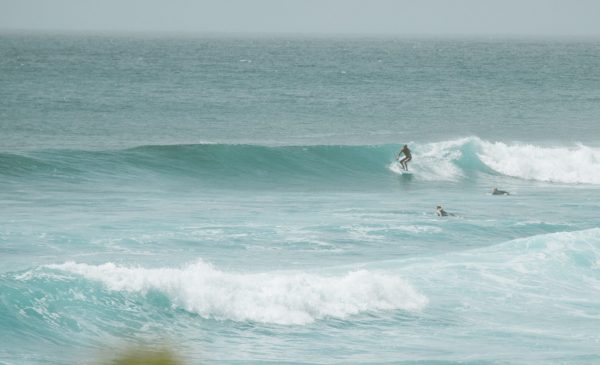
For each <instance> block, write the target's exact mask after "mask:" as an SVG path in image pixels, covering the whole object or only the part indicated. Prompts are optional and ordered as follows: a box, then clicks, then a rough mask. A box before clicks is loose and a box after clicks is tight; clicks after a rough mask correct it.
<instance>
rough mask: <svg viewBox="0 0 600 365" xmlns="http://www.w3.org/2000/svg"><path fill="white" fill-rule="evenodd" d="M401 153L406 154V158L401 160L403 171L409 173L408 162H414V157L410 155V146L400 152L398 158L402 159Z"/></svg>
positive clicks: (405, 146)
mask: <svg viewBox="0 0 600 365" xmlns="http://www.w3.org/2000/svg"><path fill="white" fill-rule="evenodd" d="M400 153H403V154H404V158H403V159H402V160H400V165H401V166H402V169H404V171H408V165H407V162H408V161H410V160H412V155H411V154H410V149H409V148H408V145H404V147H402V149H401V150H400V152H398V158H400Z"/></svg>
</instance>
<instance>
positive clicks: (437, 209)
mask: <svg viewBox="0 0 600 365" xmlns="http://www.w3.org/2000/svg"><path fill="white" fill-rule="evenodd" d="M435 214H437V216H438V217H447V216H452V217H456V214H453V213H448V212H446V211H445V210H444V208H442V206H441V205H438V206H437V207H435Z"/></svg>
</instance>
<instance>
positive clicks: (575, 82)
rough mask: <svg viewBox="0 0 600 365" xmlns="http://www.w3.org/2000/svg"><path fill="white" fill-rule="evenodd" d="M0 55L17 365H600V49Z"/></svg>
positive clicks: (215, 48) (334, 42) (538, 46)
mask: <svg viewBox="0 0 600 365" xmlns="http://www.w3.org/2000/svg"><path fill="white" fill-rule="evenodd" d="M0 55H2V57H0V131H1V138H0V202H1V205H0V206H1V209H0V363H2V364H65V363H72V364H75V363H97V362H94V361H92V360H89V359H90V358H94V359H97V358H106V357H109V355H110V354H112V353H114V349H117V350H119V349H123V348H128V347H135V346H138V345H149V346H156V345H157V344H158V345H163V344H166V345H167V346H169V347H170V348H173V349H174V350H176V351H177V352H178V353H179V354H181V356H182V358H183V359H184V360H185V362H186V363H189V364H199V363H206V364H217V363H218V364H263V363H290V364H291V363H293V364H363V363H395V364H436V365H440V364H597V363H599V362H600V351H599V350H598V349H599V348H600V347H599V344H600V332H599V331H598V328H599V325H600V214H598V210H599V209H600V201H599V200H598V196H599V193H600V140H599V139H598V136H599V135H600V127H599V124H598V115H600V103H599V101H600V42H597V41H593V40H586V41H577V40H474V39H473V40H468V39H465V40H458V39H456V40H450V39H447V40H435V39H401V40H397V39H334V38H315V39H305V38H277V37H275V38H268V37H263V38H243V37H238V38H235V37H230V38H227V37H224V38H218V37H212V38H211V37H191V36H187V37H186V36H180V37H174V36H172V37H167V36H159V35H154V36H150V35H147V36H140V35H138V36H125V35H119V36H117V35H78V36H74V35H60V34H55V35H46V36H42V35H35V34H20V33H12V34H7V33H5V34H2V35H1V36H0ZM404 143H408V144H409V146H410V147H411V149H412V151H413V161H412V162H411V163H410V165H409V168H410V170H411V172H412V175H402V174H400V170H399V167H398V165H397V164H396V162H395V161H394V157H395V155H396V154H397V152H398V150H399V149H400V147H401V146H402V144H404ZM496 186H497V187H499V188H501V189H504V190H508V191H510V193H511V195H510V196H493V195H491V194H490V193H491V189H492V188H493V187H496ZM436 205H443V206H444V208H445V209H446V210H447V211H449V212H451V213H453V214H455V216H451V217H444V218H441V217H437V216H436V215H435V206H436ZM82 359H86V360H85V361H84V360H82ZM86 361H87V362H86Z"/></svg>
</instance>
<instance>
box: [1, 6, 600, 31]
mask: <svg viewBox="0 0 600 365" xmlns="http://www.w3.org/2000/svg"><path fill="white" fill-rule="evenodd" d="M0 29H4V30H11V29H16V30H19V29H23V30H69V31H71V30H72V31H90V30H92V31H95V30H98V31H155V32H165V31H166V32H204V33H214V32H227V33H241V32H243V33H320V34H328V33H331V34H392V35H395V34H399V35H475V36H476V35H509V36H512V35H533V36H600V0H412V1H408V0H196V1H194V0H0Z"/></svg>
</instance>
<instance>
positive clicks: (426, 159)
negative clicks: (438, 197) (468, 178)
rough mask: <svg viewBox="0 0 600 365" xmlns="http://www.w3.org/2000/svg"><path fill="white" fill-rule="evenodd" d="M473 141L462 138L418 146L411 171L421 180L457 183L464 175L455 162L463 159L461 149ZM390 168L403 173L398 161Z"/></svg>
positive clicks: (415, 149)
mask: <svg viewBox="0 0 600 365" xmlns="http://www.w3.org/2000/svg"><path fill="white" fill-rule="evenodd" d="M471 140H472V138H461V139H457V140H452V141H444V142H436V143H427V144H425V145H421V146H420V145H417V146H416V147H415V148H414V150H413V159H412V161H411V162H409V170H410V171H411V172H414V174H415V176H416V177H417V178H418V179H419V180H425V181H456V180H458V179H460V178H461V177H463V176H464V175H463V173H462V171H461V169H460V168H459V167H458V166H456V164H455V162H456V161H457V160H458V159H460V158H461V157H462V150H461V147H462V146H464V145H465V144H466V143H468V142H470V141H471ZM388 168H389V169H390V170H392V171H393V172H395V173H401V172H402V168H401V167H400V164H399V163H398V162H396V161H394V162H392V163H391V164H390V165H389V166H388Z"/></svg>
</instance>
